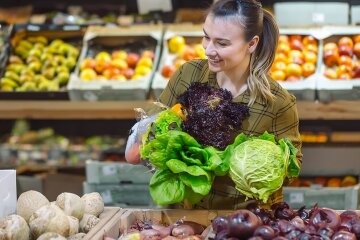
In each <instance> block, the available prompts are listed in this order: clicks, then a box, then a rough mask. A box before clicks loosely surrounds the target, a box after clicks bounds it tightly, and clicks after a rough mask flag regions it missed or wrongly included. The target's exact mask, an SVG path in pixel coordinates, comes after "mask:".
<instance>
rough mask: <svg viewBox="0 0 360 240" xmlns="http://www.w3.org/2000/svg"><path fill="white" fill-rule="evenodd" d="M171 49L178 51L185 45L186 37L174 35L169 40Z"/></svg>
mask: <svg viewBox="0 0 360 240" xmlns="http://www.w3.org/2000/svg"><path fill="white" fill-rule="evenodd" d="M168 46H169V51H170V52H171V53H178V52H179V51H180V50H181V49H182V48H183V47H184V46H185V38H184V37H183V36H174V37H172V38H170V39H169V41H168Z"/></svg>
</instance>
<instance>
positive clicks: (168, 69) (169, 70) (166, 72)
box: [161, 65, 176, 78]
mask: <svg viewBox="0 0 360 240" xmlns="http://www.w3.org/2000/svg"><path fill="white" fill-rule="evenodd" d="M175 71H176V68H175V67H174V66H173V65H165V66H164V67H163V68H162V69H161V74H162V75H163V76H164V77H165V78H170V77H171V76H172V75H173V74H174V73H175Z"/></svg>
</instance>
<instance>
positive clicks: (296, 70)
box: [286, 63, 302, 78]
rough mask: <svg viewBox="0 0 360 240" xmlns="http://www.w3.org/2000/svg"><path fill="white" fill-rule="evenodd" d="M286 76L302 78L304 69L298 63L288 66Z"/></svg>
mask: <svg viewBox="0 0 360 240" xmlns="http://www.w3.org/2000/svg"><path fill="white" fill-rule="evenodd" d="M286 75H287V76H295V77H299V78H300V77H301V75H302V68H301V66H300V65H299V64H296V63H290V64H288V65H287V66H286Z"/></svg>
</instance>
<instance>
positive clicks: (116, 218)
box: [83, 207, 124, 240]
mask: <svg viewBox="0 0 360 240" xmlns="http://www.w3.org/2000/svg"><path fill="white" fill-rule="evenodd" d="M123 213H124V210H122V209H121V208H119V207H105V208H104V211H103V212H102V213H101V214H100V216H99V218H100V222H99V223H98V224H96V226H95V227H94V228H93V229H91V230H90V232H88V233H87V234H86V236H85V237H84V238H83V240H103V239H104V235H106V236H109V237H113V238H117V237H118V236H119V224H120V217H121V215H122V214H123Z"/></svg>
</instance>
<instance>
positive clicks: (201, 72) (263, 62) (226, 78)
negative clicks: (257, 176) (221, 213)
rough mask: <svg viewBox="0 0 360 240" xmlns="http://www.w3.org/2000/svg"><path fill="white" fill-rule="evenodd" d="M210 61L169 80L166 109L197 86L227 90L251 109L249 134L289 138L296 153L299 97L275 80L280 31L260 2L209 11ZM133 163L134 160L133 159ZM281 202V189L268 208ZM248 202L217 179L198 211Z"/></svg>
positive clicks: (227, 2) (223, 1)
mask: <svg viewBox="0 0 360 240" xmlns="http://www.w3.org/2000/svg"><path fill="white" fill-rule="evenodd" d="M203 31H204V37H203V47H204V48H205V52H206V56H207V57H208V59H206V60H200V59H197V60H193V61H190V62H187V63H185V64H184V65H182V67H181V68H180V69H179V70H178V71H177V72H176V73H175V74H174V75H173V76H172V77H171V79H170V81H169V83H168V85H167V87H166V89H165V90H164V92H163V93H162V94H161V96H160V97H159V101H160V102H162V103H163V104H165V105H167V106H173V105H174V104H176V103H177V98H178V96H180V95H181V94H182V93H183V92H185V91H186V90H187V88H188V87H189V86H190V85H191V84H192V83H193V82H202V83H206V84H208V85H210V86H212V87H216V88H224V89H227V90H229V91H230V92H231V93H232V95H233V98H234V101H236V102H241V103H244V104H247V105H248V106H249V112H250V116H249V117H248V118H247V119H246V120H245V121H243V123H242V132H244V133H245V134H254V135H260V134H262V133H263V132H265V131H268V132H269V133H272V134H274V135H275V136H276V138H277V139H280V138H283V137H287V138H289V139H290V140H291V141H292V143H293V144H294V146H295V147H297V148H298V150H299V151H298V155H297V159H298V161H299V163H300V164H301V161H302V154H301V141H300V135H299V129H298V127H299V119H298V114H297V109H296V102H295V97H294V96H293V95H291V94H289V93H288V92H287V91H286V90H285V89H283V88H282V87H281V86H280V85H279V84H278V83H277V82H276V81H274V80H273V79H271V78H270V77H269V75H268V71H269V69H270V67H271V65H272V63H273V60H274V57H275V52H276V47H277V42H278V37H279V29H278V26H277V24H276V22H275V19H274V17H273V16H272V15H271V14H270V13H269V12H268V11H266V10H265V9H263V8H262V6H261V4H260V3H259V2H257V1H256V0H219V1H217V2H216V3H214V4H213V5H212V6H211V8H210V9H209V11H208V13H207V16H206V20H205V23H204V25H203ZM130 162H131V160H130ZM281 201H283V195H282V189H280V190H279V191H277V192H275V193H274V194H273V195H272V196H271V197H270V199H269V202H268V204H267V205H266V206H264V205H263V207H269V206H270V205H271V204H274V203H277V202H281ZM247 203H248V202H245V197H244V196H243V195H241V194H240V193H239V192H238V191H237V190H236V189H235V186H234V183H233V182H232V180H231V179H230V178H229V177H228V176H225V177H217V178H216V179H215V182H214V184H213V187H212V190H211V192H210V193H209V195H208V196H207V197H205V198H204V199H203V200H202V201H201V202H200V203H199V204H198V205H196V206H194V207H195V208H203V209H238V208H243V207H244V206H245V205H246V204H247Z"/></svg>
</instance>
